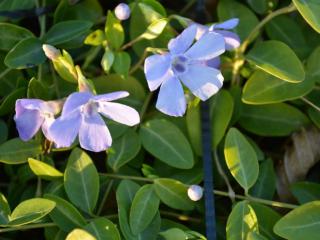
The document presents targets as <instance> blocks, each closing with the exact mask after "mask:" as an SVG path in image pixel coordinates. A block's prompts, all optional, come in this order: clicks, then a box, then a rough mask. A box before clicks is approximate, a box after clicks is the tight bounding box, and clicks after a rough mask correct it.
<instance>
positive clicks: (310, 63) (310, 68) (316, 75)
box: [306, 47, 320, 83]
mask: <svg viewBox="0 0 320 240" xmlns="http://www.w3.org/2000/svg"><path fill="white" fill-rule="evenodd" d="M319 58H320V47H318V48H316V49H315V50H313V52H312V53H311V54H310V56H309V58H308V60H307V67H306V70H307V73H308V75H309V76H310V77H312V78H313V79H314V80H316V81H317V82H318V83H319V82H320V62H319Z"/></svg>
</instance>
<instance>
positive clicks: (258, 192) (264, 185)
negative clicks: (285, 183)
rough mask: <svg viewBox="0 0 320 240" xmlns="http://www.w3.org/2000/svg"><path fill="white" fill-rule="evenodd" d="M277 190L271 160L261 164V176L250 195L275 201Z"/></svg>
mask: <svg viewBox="0 0 320 240" xmlns="http://www.w3.org/2000/svg"><path fill="white" fill-rule="evenodd" d="M275 190H276V174H275V172H274V169H273V162H272V160H271V159H268V160H265V161H263V162H262V163H260V167H259V176H258V179H257V181H256V183H255V184H254V185H253V186H252V188H250V190H249V194H250V195H252V196H254V197H257V198H262V199H269V200H272V199H273V195H274V193H275Z"/></svg>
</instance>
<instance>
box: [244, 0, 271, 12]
mask: <svg viewBox="0 0 320 240" xmlns="http://www.w3.org/2000/svg"><path fill="white" fill-rule="evenodd" d="M247 2H248V4H249V5H250V7H251V8H252V9H253V10H254V11H255V12H256V13H259V14H265V13H267V11H268V10H270V9H272V8H274V7H275V5H276V3H277V0H247Z"/></svg>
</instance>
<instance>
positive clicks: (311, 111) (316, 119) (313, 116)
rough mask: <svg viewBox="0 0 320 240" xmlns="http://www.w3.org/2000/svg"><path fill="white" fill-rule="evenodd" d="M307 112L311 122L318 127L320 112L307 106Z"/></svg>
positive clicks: (319, 126)
mask: <svg viewBox="0 0 320 240" xmlns="http://www.w3.org/2000/svg"><path fill="white" fill-rule="evenodd" d="M307 112H308V116H309V117H310V119H311V120H312V122H313V123H314V124H315V125H316V126H317V127H318V128H320V112H319V111H318V110H316V109H314V108H312V107H309V108H308V110H307Z"/></svg>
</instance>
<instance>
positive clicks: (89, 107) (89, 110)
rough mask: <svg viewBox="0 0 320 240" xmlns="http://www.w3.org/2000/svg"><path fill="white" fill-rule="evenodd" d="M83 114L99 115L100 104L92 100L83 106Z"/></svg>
mask: <svg viewBox="0 0 320 240" xmlns="http://www.w3.org/2000/svg"><path fill="white" fill-rule="evenodd" d="M81 112H82V113H83V114H86V115H92V114H94V113H97V112H98V103H97V102H95V101H93V100H91V99H90V100H89V101H88V102H87V103H86V104H84V105H83V106H82V108H81Z"/></svg>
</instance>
